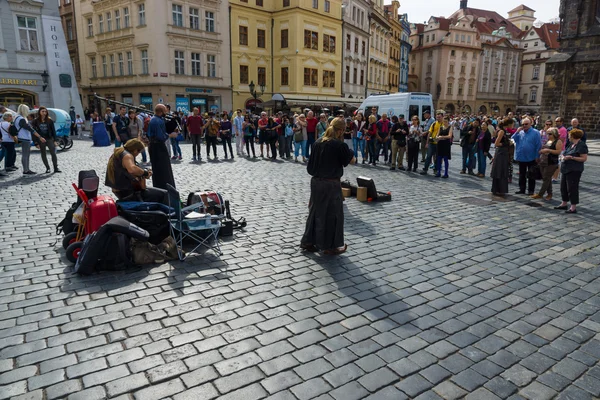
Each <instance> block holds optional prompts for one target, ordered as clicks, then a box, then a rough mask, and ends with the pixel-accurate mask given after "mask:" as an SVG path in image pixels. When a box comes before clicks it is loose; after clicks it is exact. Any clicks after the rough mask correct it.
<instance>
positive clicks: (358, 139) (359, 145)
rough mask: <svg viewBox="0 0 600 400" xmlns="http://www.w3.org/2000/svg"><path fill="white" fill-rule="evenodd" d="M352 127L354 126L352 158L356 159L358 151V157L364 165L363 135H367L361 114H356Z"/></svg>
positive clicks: (365, 122) (365, 124) (365, 123)
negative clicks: (360, 157) (359, 156)
mask: <svg viewBox="0 0 600 400" xmlns="http://www.w3.org/2000/svg"><path fill="white" fill-rule="evenodd" d="M354 125H356V130H355V132H356V135H355V136H354V137H353V138H352V147H353V148H354V156H355V157H356V158H357V159H358V154H359V151H360V155H361V156H362V163H363V164H364V163H365V162H366V154H365V135H366V133H367V121H365V117H364V116H363V114H362V113H360V112H359V113H357V114H356V119H355V120H354Z"/></svg>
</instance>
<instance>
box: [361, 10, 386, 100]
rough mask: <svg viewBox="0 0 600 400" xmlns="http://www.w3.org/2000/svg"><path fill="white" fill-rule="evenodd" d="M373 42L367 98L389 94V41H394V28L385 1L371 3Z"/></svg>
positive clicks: (370, 52)
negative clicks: (372, 95) (384, 5)
mask: <svg viewBox="0 0 600 400" xmlns="http://www.w3.org/2000/svg"><path fill="white" fill-rule="evenodd" d="M369 26H370V32H371V40H370V43H369V45H370V46H369V77H368V79H367V96H368V95H371V94H374V93H388V92H389V90H390V89H391V88H390V86H388V85H389V79H388V72H389V66H388V62H389V47H390V46H389V43H388V42H389V41H390V40H391V39H392V27H391V25H390V23H389V21H388V19H387V17H386V16H385V14H384V8H383V0H373V1H372V2H371V14H370V20H369Z"/></svg>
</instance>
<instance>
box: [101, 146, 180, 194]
mask: <svg viewBox="0 0 600 400" xmlns="http://www.w3.org/2000/svg"><path fill="white" fill-rule="evenodd" d="M143 150H144V143H142V141H141V140H139V139H130V140H129V141H127V143H125V146H123V147H118V148H116V149H115V151H114V154H113V155H112V156H111V157H110V159H109V160H108V165H107V167H106V181H105V185H106V186H108V187H111V188H112V190H113V193H114V194H115V196H117V199H119V200H122V201H148V202H156V203H162V204H165V205H168V204H169V199H168V194H167V191H166V190H164V189H159V188H146V184H145V183H146V179H148V178H150V177H151V176H152V170H148V169H142V168H140V167H138V166H137V164H136V162H135V157H136V156H138V155H139V154H141V152H142V151H143Z"/></svg>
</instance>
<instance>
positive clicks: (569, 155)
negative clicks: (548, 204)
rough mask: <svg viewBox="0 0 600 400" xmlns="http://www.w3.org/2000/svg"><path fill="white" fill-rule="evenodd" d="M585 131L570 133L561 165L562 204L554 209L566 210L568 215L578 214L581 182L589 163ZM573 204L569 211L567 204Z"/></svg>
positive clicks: (576, 130)
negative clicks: (587, 162) (584, 137)
mask: <svg viewBox="0 0 600 400" xmlns="http://www.w3.org/2000/svg"><path fill="white" fill-rule="evenodd" d="M582 138H583V131H582V130H581V129H572V130H571V132H570V133H569V146H568V147H567V148H566V149H565V151H564V153H563V155H562V158H563V160H562V163H561V165H560V173H561V175H562V176H561V179H560V195H561V197H562V202H561V203H560V205H559V206H557V207H554V208H555V209H557V210H566V211H565V212H566V213H567V214H575V213H576V212H577V204H579V180H580V179H581V174H582V173H583V164H584V163H585V162H586V161H587V157H588V148H587V145H586V144H585V142H584V141H583V140H581V139H582ZM569 202H571V207H570V208H569V209H568V210H567V204H568V203H569Z"/></svg>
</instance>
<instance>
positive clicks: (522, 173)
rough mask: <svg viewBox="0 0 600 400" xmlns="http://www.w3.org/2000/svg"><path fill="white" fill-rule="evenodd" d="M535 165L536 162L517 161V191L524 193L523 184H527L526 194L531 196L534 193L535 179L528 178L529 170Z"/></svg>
mask: <svg viewBox="0 0 600 400" xmlns="http://www.w3.org/2000/svg"><path fill="white" fill-rule="evenodd" d="M534 165H536V161H535V160H533V161H519V191H521V192H524V191H525V184H527V189H528V190H527V193H529V194H533V192H534V191H535V179H530V178H529V176H528V175H529V170H530V169H531V167H533V166H534Z"/></svg>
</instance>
